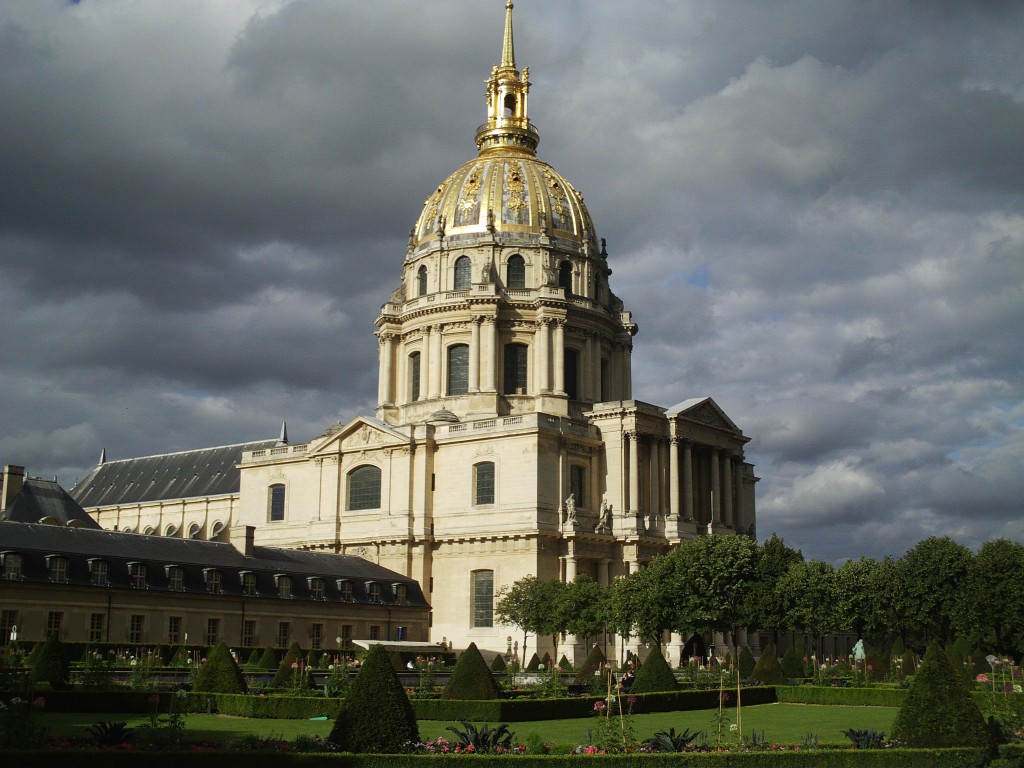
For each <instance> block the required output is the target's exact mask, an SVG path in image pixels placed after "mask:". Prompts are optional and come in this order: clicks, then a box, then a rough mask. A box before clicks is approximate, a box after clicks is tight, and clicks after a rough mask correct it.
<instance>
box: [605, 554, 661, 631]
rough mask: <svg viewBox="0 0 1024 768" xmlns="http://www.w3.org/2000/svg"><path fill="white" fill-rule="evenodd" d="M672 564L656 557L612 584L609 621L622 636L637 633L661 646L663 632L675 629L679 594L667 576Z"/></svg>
mask: <svg viewBox="0 0 1024 768" xmlns="http://www.w3.org/2000/svg"><path fill="white" fill-rule="evenodd" d="M669 571H670V564H669V562H668V561H667V560H666V559H665V557H664V556H662V557H656V558H655V559H654V560H652V561H651V562H650V563H649V564H648V565H647V566H646V567H644V568H641V569H640V570H639V571H636V572H634V573H631V574H629V576H627V577H626V578H624V579H619V580H618V581H616V582H615V583H614V584H613V585H612V589H611V600H610V605H611V610H610V612H609V615H610V624H611V627H612V629H614V631H616V632H618V633H619V634H620V635H622V636H623V637H629V636H631V635H636V636H637V637H639V638H640V639H641V640H644V641H647V642H650V643H656V644H658V646H659V647H660V645H661V640H662V635H663V634H664V633H665V632H666V631H667V630H669V629H671V628H672V626H673V622H674V617H675V611H674V606H673V598H674V597H676V594H675V593H674V590H673V587H672V585H671V584H670V582H669V580H668V578H667V576H668V574H669Z"/></svg>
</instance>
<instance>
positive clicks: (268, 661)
mask: <svg viewBox="0 0 1024 768" xmlns="http://www.w3.org/2000/svg"><path fill="white" fill-rule="evenodd" d="M277 662H278V658H277V651H275V650H274V649H273V648H271V647H270V646H267V647H266V648H264V649H263V655H262V656H260V660H259V668H260V669H266V670H272V669H277Z"/></svg>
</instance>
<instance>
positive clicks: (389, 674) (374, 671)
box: [329, 645, 420, 753]
mask: <svg viewBox="0 0 1024 768" xmlns="http://www.w3.org/2000/svg"><path fill="white" fill-rule="evenodd" d="M329 738H330V740H331V741H333V742H334V743H335V744H338V745H339V746H340V747H341V749H342V750H344V751H346V752H383V753H398V752H403V751H405V750H406V748H407V747H406V745H407V744H408V743H409V742H413V743H415V742H417V741H419V739H420V735H419V728H418V727H417V725H416V715H415V714H414V713H413V709H412V704H410V703H409V697H408V696H406V694H405V688H403V687H402V683H401V681H400V680H399V679H398V675H397V674H395V670H394V668H393V667H392V666H391V658H390V656H389V655H388V652H387V650H385V648H384V646H382V645H375V646H373V647H372V648H371V649H370V652H369V653H368V654H367V655H366V659H365V660H364V661H363V665H362V666H361V667H360V668H359V674H357V675H356V679H355V680H353V681H352V684H351V685H350V686H349V689H348V693H347V694H346V695H345V699H344V701H343V703H342V706H341V708H340V710H339V711H338V719H337V720H336V721H335V723H334V727H333V728H332V729H331V735H330V737H329Z"/></svg>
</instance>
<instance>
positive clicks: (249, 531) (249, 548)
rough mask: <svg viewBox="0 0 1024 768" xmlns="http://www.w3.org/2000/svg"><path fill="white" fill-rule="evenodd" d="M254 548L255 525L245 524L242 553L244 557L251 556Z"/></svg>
mask: <svg viewBox="0 0 1024 768" xmlns="http://www.w3.org/2000/svg"><path fill="white" fill-rule="evenodd" d="M255 548H256V526H255V525H247V526H245V552H244V553H243V554H244V555H245V556H246V557H252V553H253V550H254V549H255Z"/></svg>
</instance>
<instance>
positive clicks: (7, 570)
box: [0, 552, 21, 581]
mask: <svg viewBox="0 0 1024 768" xmlns="http://www.w3.org/2000/svg"><path fill="white" fill-rule="evenodd" d="M0 558H2V559H3V564H4V570H3V574H4V580H5V581H18V580H19V579H20V578H21V553H20V552H3V553H0Z"/></svg>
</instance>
